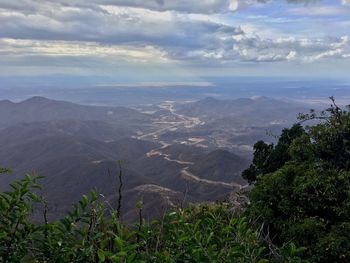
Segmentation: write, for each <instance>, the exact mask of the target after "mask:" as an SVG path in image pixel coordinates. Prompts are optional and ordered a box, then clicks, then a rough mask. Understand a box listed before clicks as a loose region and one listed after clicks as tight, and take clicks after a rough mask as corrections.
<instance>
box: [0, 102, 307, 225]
mask: <svg viewBox="0 0 350 263" xmlns="http://www.w3.org/2000/svg"><path fill="white" fill-rule="evenodd" d="M0 109H1V111H0V127H1V130H0V145H1V148H0V162H1V163H0V166H2V167H10V168H12V169H13V173H12V174H8V175H2V176H1V178H0V188H1V189H2V190H4V189H6V185H8V184H9V183H10V182H12V181H13V180H15V179H19V178H22V177H23V175H24V174H25V173H33V174H39V175H42V176H44V177H45V178H44V179H43V181H42V184H43V186H44V189H45V192H43V193H42V194H43V195H44V196H45V198H46V199H47V201H48V202H49V203H50V207H49V218H50V219H52V220H53V219H57V218H59V217H60V216H61V215H62V214H64V213H65V211H66V210H69V209H70V204H71V203H73V202H77V201H78V200H79V199H80V198H81V196H82V194H85V193H88V192H89V191H90V190H91V189H96V190H97V191H98V192H99V193H101V196H103V198H104V199H105V200H106V201H108V202H109V203H110V204H112V205H113V204H115V203H116V195H115V193H116V189H117V187H118V180H117V174H118V173H119V166H118V164H117V161H118V160H122V161H123V165H122V173H123V180H124V186H123V193H124V198H123V204H122V212H123V218H124V220H126V221H134V220H136V219H137V209H136V208H135V204H136V203H137V201H138V200H143V203H144V204H145V207H144V213H145V216H146V217H147V218H149V219H152V218H156V217H157V216H159V215H161V214H162V213H163V212H164V210H166V209H169V208H170V207H174V206H182V205H186V204H187V203H189V202H192V203H196V202H210V201H214V200H223V199H226V198H228V196H232V194H234V193H235V192H239V191H245V190H246V189H248V188H249V186H248V185H247V182H246V181H244V180H243V178H242V177H241V175H240V173H241V172H242V171H243V170H244V169H245V168H247V167H248V166H249V164H250V159H251V157H252V146H253V144H254V143H255V142H256V141H257V140H259V139H263V140H266V141H270V142H274V141H275V140H276V138H275V137H274V136H271V134H278V132H279V131H280V130H281V129H282V128H283V127H285V126H288V125H289V124H291V123H293V122H294V121H295V116H296V115H297V113H298V112H303V111H306V110H307V105H303V104H299V103H286V102H284V101H279V100H276V99H270V98H266V97H258V98H251V99H233V100H218V99H214V98H205V99H202V100H199V101H191V102H189V101H187V102H179V101H170V100H167V101H164V102H161V103H159V104H152V105H138V106H137V107H130V108H126V107H111V106H108V107H107V106H86V105H79V104H74V103H70V102H64V101H56V100H51V99H46V98H43V97H33V98H30V99H28V100H25V101H22V102H11V101H0ZM272 110H273V113H272ZM269 132H270V133H271V134H269ZM38 217H39V215H38Z"/></svg>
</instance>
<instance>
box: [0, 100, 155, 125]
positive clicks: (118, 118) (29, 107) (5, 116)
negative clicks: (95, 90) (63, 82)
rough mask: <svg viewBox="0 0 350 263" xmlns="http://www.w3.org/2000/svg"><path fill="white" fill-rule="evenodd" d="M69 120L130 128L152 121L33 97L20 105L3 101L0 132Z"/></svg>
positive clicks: (136, 114)
mask: <svg viewBox="0 0 350 263" xmlns="http://www.w3.org/2000/svg"><path fill="white" fill-rule="evenodd" d="M68 119H70V120H98V121H104V122H108V123H112V124H113V125H115V124H119V125H126V126H128V125H130V124H133V123H137V124H140V123H144V122H146V121H149V120H150V117H149V116H148V115H146V114H142V113H139V112H138V111H136V110H133V109H129V108H124V107H100V106H85V105H79V104H74V103H70V102H64V101H56V100H51V99H47V98H43V97H32V98H30V99H28V100H25V101H22V102H19V103H14V102H10V101H8V100H5V101H0V128H5V127H8V126H12V125H15V124H18V123H31V122H43V121H53V120H68Z"/></svg>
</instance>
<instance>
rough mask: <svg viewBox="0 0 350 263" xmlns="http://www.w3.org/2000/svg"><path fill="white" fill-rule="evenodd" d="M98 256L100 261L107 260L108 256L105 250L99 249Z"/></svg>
mask: <svg viewBox="0 0 350 263" xmlns="http://www.w3.org/2000/svg"><path fill="white" fill-rule="evenodd" d="M97 256H98V259H99V260H100V262H104V261H105V260H106V256H105V253H104V251H103V250H101V249H99V250H98V251H97Z"/></svg>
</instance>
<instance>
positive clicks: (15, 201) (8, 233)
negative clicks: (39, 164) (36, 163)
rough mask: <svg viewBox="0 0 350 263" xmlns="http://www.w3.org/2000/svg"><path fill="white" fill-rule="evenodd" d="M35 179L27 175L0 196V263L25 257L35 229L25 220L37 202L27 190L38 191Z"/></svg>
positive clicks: (35, 196)
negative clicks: (0, 262)
mask: <svg viewBox="0 0 350 263" xmlns="http://www.w3.org/2000/svg"><path fill="white" fill-rule="evenodd" d="M37 179H38V178H32V177H30V176H29V175H27V176H26V177H25V179H23V180H20V181H16V182H14V183H12V184H11V185H10V186H11V189H12V191H7V192H2V193H0V255H1V261H3V262H18V261H20V259H21V258H23V257H24V256H25V255H26V254H27V253H28V247H30V245H31V241H32V238H33V234H34V233H35V232H36V231H37V229H38V227H37V226H35V225H34V224H32V223H31V222H30V220H29V215H30V214H31V213H32V211H33V203H34V202H40V198H39V197H38V196H37V195H36V194H35V193H34V192H32V191H31V190H32V189H39V188H40V186H39V185H38V184H37Z"/></svg>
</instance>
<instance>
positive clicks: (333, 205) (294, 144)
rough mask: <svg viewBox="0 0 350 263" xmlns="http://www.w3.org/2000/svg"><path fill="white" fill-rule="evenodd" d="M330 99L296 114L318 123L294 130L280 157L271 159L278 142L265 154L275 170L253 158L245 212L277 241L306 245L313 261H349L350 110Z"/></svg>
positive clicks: (304, 119)
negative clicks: (323, 108) (321, 106)
mask: <svg viewBox="0 0 350 263" xmlns="http://www.w3.org/2000/svg"><path fill="white" fill-rule="evenodd" d="M331 99H332V98H331ZM332 101H333V104H332V106H331V108H329V109H328V110H326V111H324V112H322V113H321V114H320V115H317V114H316V113H315V112H314V111H311V113H310V114H307V115H301V116H300V117H301V120H302V121H306V120H321V122H319V123H318V124H316V125H314V126H312V127H308V129H307V131H306V132H300V131H297V132H296V133H293V136H290V138H293V140H287V141H285V143H284V147H282V148H281V150H280V152H279V155H280V156H281V158H280V160H278V159H277V160H276V159H273V158H272V159H271V155H273V152H274V151H276V149H277V147H278V145H279V144H280V141H279V143H278V144H277V146H276V147H275V148H274V149H273V150H271V152H270V153H269V154H267V155H266V156H267V157H266V162H267V163H268V162H270V160H274V162H275V164H276V163H277V164H279V165H273V167H274V169H268V168H266V167H271V166H270V165H265V166H263V165H259V163H258V162H257V161H256V160H255V164H253V165H256V166H257V167H258V169H257V170H258V172H257V173H256V178H257V181H256V184H255V187H254V189H253V190H252V192H251V194H250V200H251V204H250V205H249V207H248V210H247V212H246V213H247V215H248V216H249V217H251V218H259V222H261V223H264V224H265V227H266V229H269V231H270V234H271V236H275V239H274V242H276V243H277V244H279V245H283V244H284V243H286V242H289V241H293V242H294V243H295V244H296V245H297V246H301V247H307V251H306V253H307V256H308V258H309V260H310V261H311V262H350V250H349V247H350V231H349V225H350V112H349V108H348V109H346V110H341V109H340V108H339V107H338V106H336V104H335V102H334V100H332ZM293 127H295V126H293ZM292 129H293V128H292ZM284 132H285V131H284ZM294 135H296V136H294ZM282 138H283V134H282V136H281V138H280V140H281V139H282ZM287 146H288V147H287ZM259 149H261V147H260V148H259ZM259 149H256V154H257V155H259V154H260V152H259ZM276 156H277V155H276ZM248 172H250V171H248ZM248 172H246V173H248Z"/></svg>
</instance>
